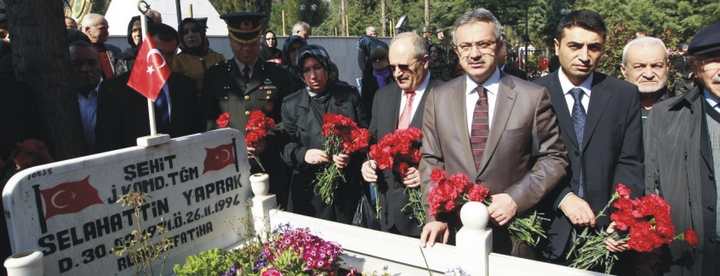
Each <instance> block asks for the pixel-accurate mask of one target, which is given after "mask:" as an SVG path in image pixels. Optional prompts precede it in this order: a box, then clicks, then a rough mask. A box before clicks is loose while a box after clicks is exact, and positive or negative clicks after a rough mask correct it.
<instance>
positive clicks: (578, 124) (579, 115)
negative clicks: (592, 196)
mask: <svg viewBox="0 0 720 276" xmlns="http://www.w3.org/2000/svg"><path fill="white" fill-rule="evenodd" d="M570 94H571V95H572V97H573V101H574V103H573V109H572V119H573V126H574V127H575V138H577V143H578V148H579V151H582V143H583V132H584V131H585V120H586V119H587V113H585V107H583V105H582V97H583V95H584V94H585V92H584V91H583V90H582V89H580V88H577V87H575V88H573V89H571V90H570ZM583 182H584V181H583V172H582V167H581V168H580V175H579V182H578V184H579V185H578V196H581V197H582V196H583V195H584V194H585V192H584V190H585V189H584V187H583V186H584V183H583Z"/></svg>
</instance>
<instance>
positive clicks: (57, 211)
mask: <svg viewBox="0 0 720 276" xmlns="http://www.w3.org/2000/svg"><path fill="white" fill-rule="evenodd" d="M40 194H41V195H42V198H43V201H44V202H45V221H47V220H48V219H49V218H51V217H53V216H55V215H62V214H70V213H76V212H80V211H81V210H83V209H85V208H86V207H88V206H90V205H93V204H102V203H103V202H102V200H101V199H100V195H99V194H98V191H97V190H96V189H95V188H94V187H93V186H92V185H90V176H86V177H85V178H83V179H82V180H79V181H75V182H64V183H60V184H58V185H55V187H52V188H49V189H45V190H40Z"/></svg>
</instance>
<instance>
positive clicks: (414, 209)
mask: <svg viewBox="0 0 720 276" xmlns="http://www.w3.org/2000/svg"><path fill="white" fill-rule="evenodd" d="M421 144H422V131H421V130H420V129H417V128H407V129H399V130H396V131H394V132H392V133H389V134H387V135H385V136H384V137H383V138H382V139H380V141H379V142H378V143H377V144H375V145H372V146H371V147H370V154H369V155H370V159H372V160H375V162H377V168H378V169H380V170H387V169H393V170H394V171H396V172H397V173H398V174H399V175H400V177H401V178H403V177H405V175H406V174H407V171H408V169H409V168H410V167H415V168H416V169H417V165H418V164H419V163H420V158H421V154H420V145H421ZM373 187H374V189H376V190H375V191H376V193H377V185H373ZM405 194H407V196H408V203H407V204H405V206H403V208H402V209H401V211H402V212H403V213H407V212H409V213H411V214H412V217H413V218H415V219H416V220H417V223H418V224H419V225H422V224H423V223H425V217H426V216H425V209H424V208H423V204H422V192H421V191H420V187H415V188H407V187H406V188H405ZM380 206H381V205H380V198H379V197H378V199H377V200H376V201H375V209H376V211H377V214H378V217H380V212H381V208H380Z"/></svg>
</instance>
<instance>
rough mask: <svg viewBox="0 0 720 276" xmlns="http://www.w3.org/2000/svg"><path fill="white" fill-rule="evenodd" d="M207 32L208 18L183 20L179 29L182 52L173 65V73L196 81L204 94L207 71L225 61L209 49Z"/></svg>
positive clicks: (197, 89) (220, 55)
mask: <svg viewBox="0 0 720 276" xmlns="http://www.w3.org/2000/svg"><path fill="white" fill-rule="evenodd" d="M206 30H207V18H185V19H183V21H182V22H181V23H180V27H178V31H179V32H178V35H179V36H180V37H179V41H180V50H181V52H180V54H178V55H177V56H176V57H175V59H173V64H172V69H173V72H178V73H181V74H184V75H186V76H188V77H190V78H191V79H193V81H195V86H196V87H195V88H196V91H198V93H201V92H202V83H203V77H204V76H205V71H207V69H208V68H210V66H213V65H215V64H216V63H218V62H221V61H223V60H225V57H223V55H222V54H220V53H218V52H215V51H213V50H212V49H210V48H209V42H208V39H207V36H206Z"/></svg>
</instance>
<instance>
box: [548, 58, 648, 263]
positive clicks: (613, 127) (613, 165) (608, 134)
mask: <svg viewBox="0 0 720 276" xmlns="http://www.w3.org/2000/svg"><path fill="white" fill-rule="evenodd" d="M536 83H537V84H540V85H543V86H545V87H547V88H548V90H549V91H550V98H551V101H552V105H553V108H554V109H555V112H556V114H557V118H558V122H559V125H560V132H561V133H560V134H561V137H562V140H563V142H564V143H565V145H566V146H567V149H568V159H569V160H570V172H569V173H568V174H567V176H566V177H565V178H564V179H563V180H562V182H561V183H560V184H558V186H557V188H556V189H555V190H554V191H553V192H552V193H550V194H548V195H547V196H546V198H545V201H544V202H543V203H541V204H542V205H543V207H544V208H546V209H548V210H546V211H545V213H547V214H548V215H549V216H550V219H551V226H550V229H549V231H548V235H549V236H550V241H551V242H550V243H549V244H548V245H547V247H546V248H544V249H545V250H546V252H544V253H546V257H548V258H551V259H557V258H559V257H564V255H563V254H562V253H563V252H564V250H565V249H566V247H567V245H568V241H569V238H570V232H571V231H570V230H571V229H572V226H571V224H570V221H569V220H568V219H567V218H566V217H565V215H564V214H563V213H562V211H561V210H560V209H559V207H558V204H559V203H560V201H561V200H562V199H563V198H564V197H565V196H566V195H567V194H568V193H569V192H573V193H575V194H576V195H577V194H578V188H579V183H580V182H579V179H580V176H581V174H580V172H581V171H582V173H583V174H582V177H583V181H584V190H585V195H584V196H583V199H585V201H587V202H588V204H590V207H591V208H592V209H593V211H594V212H595V214H597V213H598V212H599V211H600V210H601V209H602V208H603V207H604V206H605V205H606V204H607V202H608V200H610V196H611V194H612V193H613V192H614V186H615V184H616V183H623V184H625V185H627V186H629V187H630V188H631V189H632V191H633V195H634V196H637V195H640V194H642V191H643V187H644V186H643V182H644V179H643V140H642V123H641V118H640V103H639V95H638V90H637V87H635V86H633V85H631V84H630V83H628V82H625V81H622V80H618V79H616V78H613V77H610V76H606V75H604V74H601V73H598V72H595V73H594V75H593V82H592V88H591V89H592V90H591V91H592V93H591V96H590V104H589V108H588V111H587V120H586V123H585V128H584V135H583V140H584V141H582V143H578V141H577V138H576V136H575V129H574V127H573V119H572V117H571V115H570V113H569V112H568V106H567V103H566V102H565V96H564V94H563V91H562V88H561V86H560V79H559V78H558V72H557V71H555V72H554V73H552V74H550V75H548V76H545V77H543V78H541V79H538V80H537V81H536ZM578 144H581V145H582V148H580V147H579V146H578ZM598 223H599V225H600V226H602V225H605V224H607V219H606V218H604V219H601V220H600V221H599V222H598Z"/></svg>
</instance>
